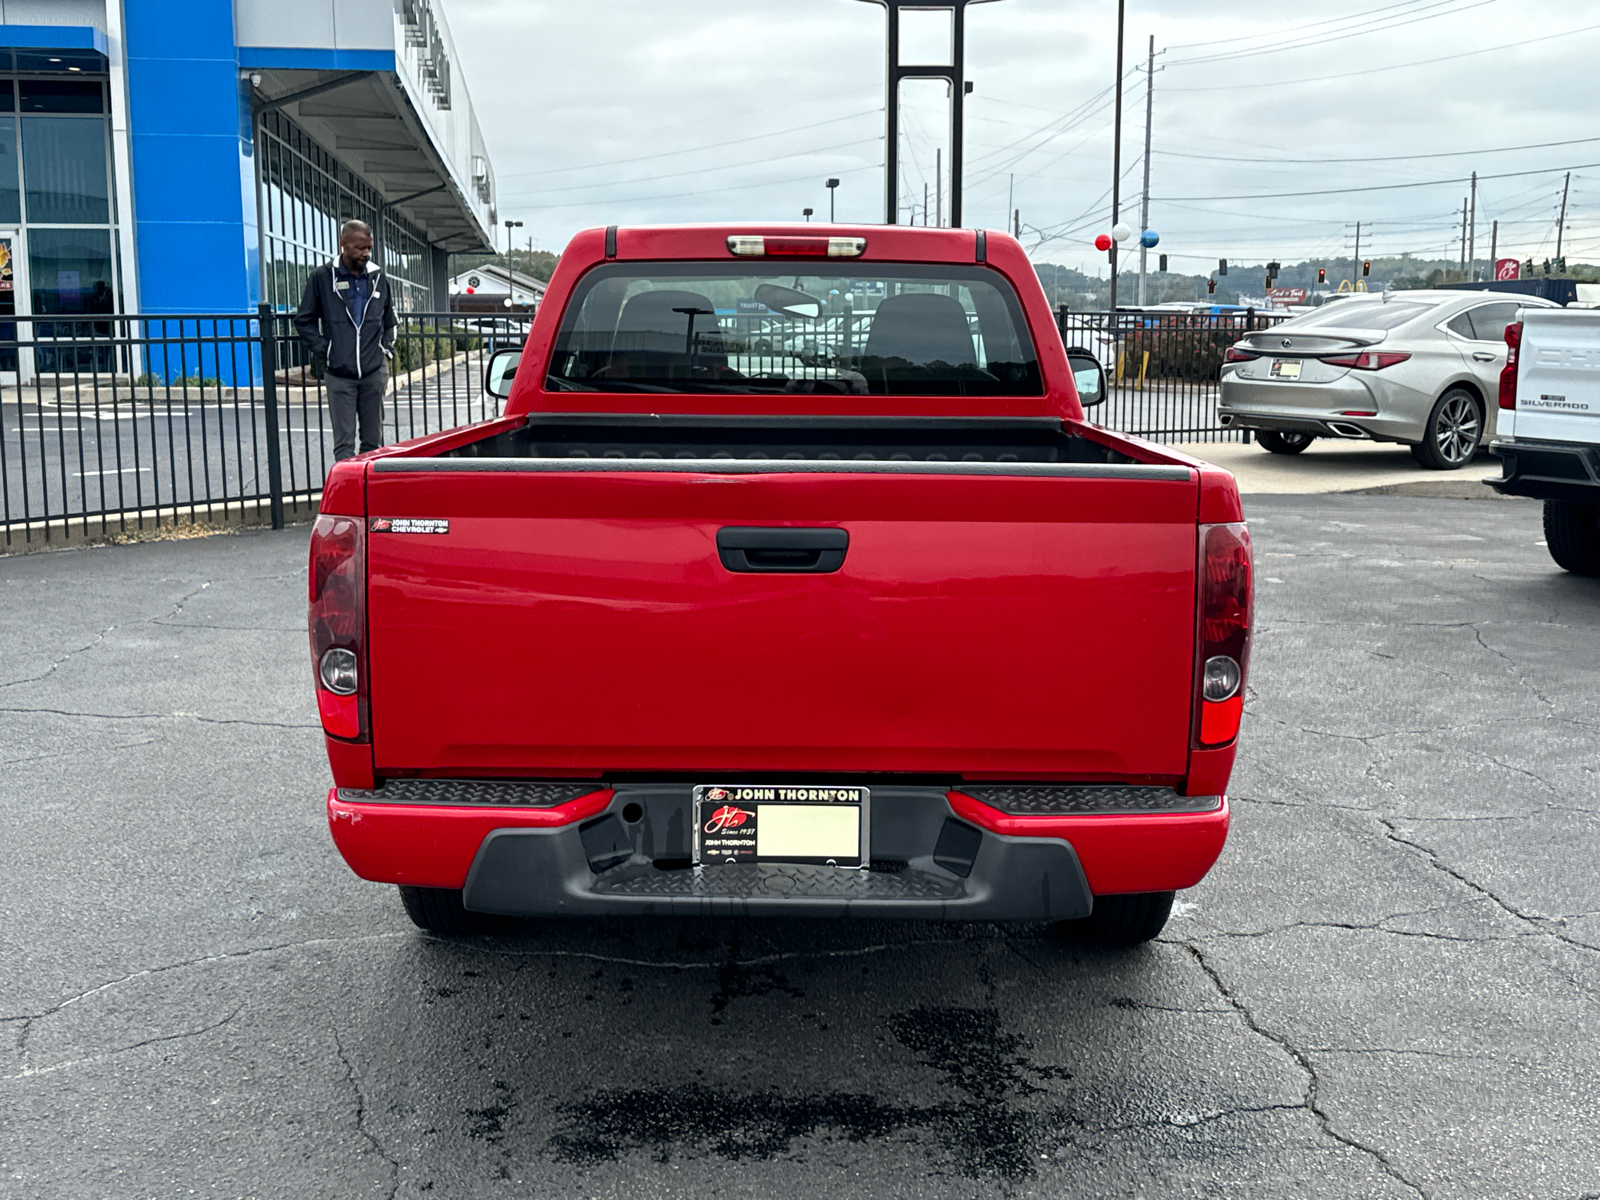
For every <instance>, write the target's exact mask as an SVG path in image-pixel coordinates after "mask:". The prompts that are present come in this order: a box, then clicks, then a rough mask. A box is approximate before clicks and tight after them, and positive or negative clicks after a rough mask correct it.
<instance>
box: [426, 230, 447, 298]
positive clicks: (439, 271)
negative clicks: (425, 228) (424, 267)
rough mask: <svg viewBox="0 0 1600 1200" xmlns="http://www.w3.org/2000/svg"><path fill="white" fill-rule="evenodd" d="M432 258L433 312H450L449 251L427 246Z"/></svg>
mask: <svg viewBox="0 0 1600 1200" xmlns="http://www.w3.org/2000/svg"><path fill="white" fill-rule="evenodd" d="M428 253H429V254H430V255H432V258H433V264H432V265H433V311H434V312H449V311H450V251H448V250H446V249H444V248H443V247H441V246H429V247H428Z"/></svg>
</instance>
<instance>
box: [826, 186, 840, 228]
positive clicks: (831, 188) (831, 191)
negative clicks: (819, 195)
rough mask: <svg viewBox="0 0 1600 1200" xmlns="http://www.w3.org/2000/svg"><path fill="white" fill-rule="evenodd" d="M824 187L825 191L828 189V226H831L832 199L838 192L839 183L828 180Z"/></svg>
mask: <svg viewBox="0 0 1600 1200" xmlns="http://www.w3.org/2000/svg"><path fill="white" fill-rule="evenodd" d="M826 186H827V189H828V224H829V225H832V224H833V198H834V196H835V195H836V194H837V193H838V191H839V181H838V180H837V179H830V180H828V182H827V185H826Z"/></svg>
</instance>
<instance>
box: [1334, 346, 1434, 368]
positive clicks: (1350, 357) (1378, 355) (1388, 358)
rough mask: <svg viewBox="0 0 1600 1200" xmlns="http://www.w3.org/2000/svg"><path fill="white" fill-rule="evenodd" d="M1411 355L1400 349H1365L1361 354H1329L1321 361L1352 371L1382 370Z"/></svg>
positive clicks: (1403, 360)
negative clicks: (1403, 352)
mask: <svg viewBox="0 0 1600 1200" xmlns="http://www.w3.org/2000/svg"><path fill="white" fill-rule="evenodd" d="M1410 357H1411V355H1409V354H1402V353H1401V352H1400V351H1398V350H1363V351H1362V352H1361V353H1360V354H1329V355H1326V356H1324V357H1323V358H1321V359H1320V360H1319V361H1321V362H1325V363H1327V364H1328V365H1329V366H1330V367H1349V368H1350V369H1351V370H1352V371H1381V370H1383V369H1384V368H1385V367H1392V366H1394V365H1395V364H1396V363H1403V362H1405V361H1406V359H1408V358H1410Z"/></svg>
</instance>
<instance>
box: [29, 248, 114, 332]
mask: <svg viewBox="0 0 1600 1200" xmlns="http://www.w3.org/2000/svg"><path fill="white" fill-rule="evenodd" d="M28 286H29V289H30V290H31V291H32V293H33V311H34V313H35V315H38V316H44V315H46V314H55V313H60V314H62V315H64V316H65V315H75V314H78V313H108V312H115V311H116V293H115V290H114V288H113V285H112V276H111V234H110V232H109V231H108V230H105V229H30V230H28Z"/></svg>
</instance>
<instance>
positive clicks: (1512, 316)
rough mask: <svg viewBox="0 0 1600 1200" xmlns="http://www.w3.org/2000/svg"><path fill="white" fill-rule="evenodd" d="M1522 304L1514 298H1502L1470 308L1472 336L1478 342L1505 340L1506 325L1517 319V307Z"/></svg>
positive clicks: (1501, 341) (1502, 342) (1502, 341)
mask: <svg viewBox="0 0 1600 1200" xmlns="http://www.w3.org/2000/svg"><path fill="white" fill-rule="evenodd" d="M1521 307H1522V305H1521V304H1520V303H1519V302H1517V301H1515V300H1502V301H1500V302H1499V303H1497V304H1485V305H1483V306H1482V307H1480V308H1474V309H1471V310H1470V312H1471V315H1472V331H1473V337H1475V338H1476V339H1477V340H1478V341H1480V342H1500V343H1501V344H1502V345H1503V344H1504V343H1505V340H1506V326H1507V325H1509V324H1511V322H1513V321H1515V320H1516V319H1517V309H1519V308H1521Z"/></svg>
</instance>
